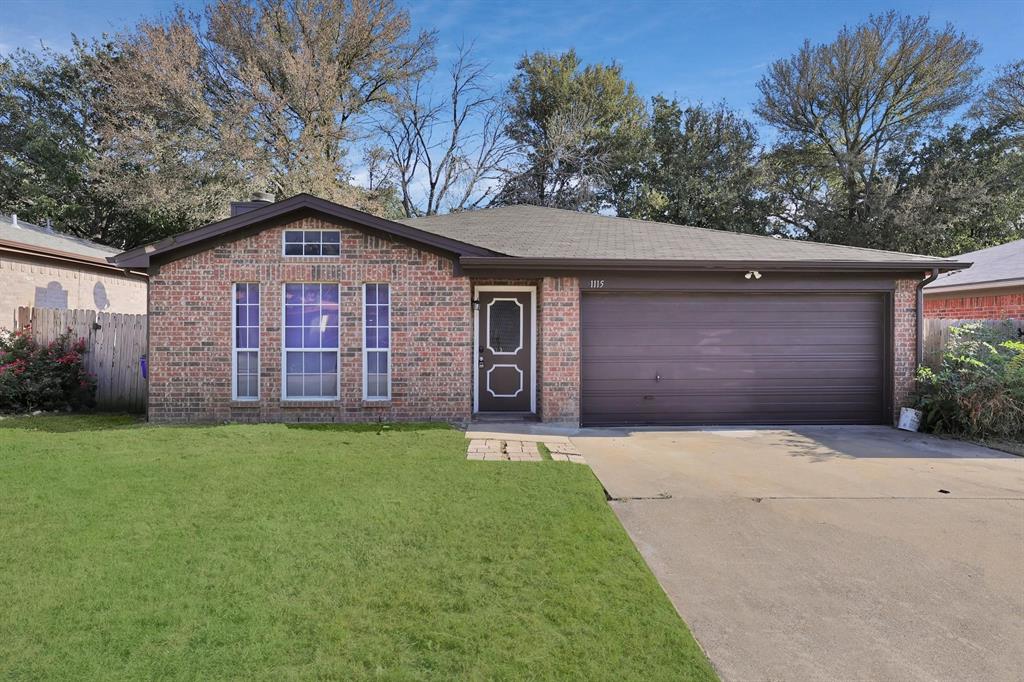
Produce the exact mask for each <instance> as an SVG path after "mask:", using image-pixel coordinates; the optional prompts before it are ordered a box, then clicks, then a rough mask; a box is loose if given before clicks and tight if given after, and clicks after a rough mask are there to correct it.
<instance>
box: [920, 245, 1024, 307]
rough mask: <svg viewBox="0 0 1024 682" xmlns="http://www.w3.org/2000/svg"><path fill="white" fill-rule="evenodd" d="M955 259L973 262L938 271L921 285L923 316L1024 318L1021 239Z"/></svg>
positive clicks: (1023, 263) (1023, 276) (1023, 252)
mask: <svg viewBox="0 0 1024 682" xmlns="http://www.w3.org/2000/svg"><path fill="white" fill-rule="evenodd" d="M957 260H964V261H970V262H973V263H974V265H972V266H971V268H970V270H962V271H956V272H948V273H945V274H943V275H939V278H938V279H937V280H935V281H934V282H932V283H931V284H929V285H928V286H926V287H925V289H924V314H925V317H929V318H942V319H947V320H1007V319H1017V320H1020V319H1024V239H1018V240H1017V241H1014V242H1009V243H1008V244H1002V245H1000V246H993V247H991V248H988V249H982V250H981V251H972V252H971V253H965V254H964V255H962V256H957Z"/></svg>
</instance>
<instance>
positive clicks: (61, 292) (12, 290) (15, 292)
mask: <svg viewBox="0 0 1024 682" xmlns="http://www.w3.org/2000/svg"><path fill="white" fill-rule="evenodd" d="M21 306H36V307H38V308H62V309H83V310H98V311H102V312H108V313H132V314H135V315H144V314H145V313H146V280H145V279H144V278H141V277H132V276H129V275H123V274H120V273H118V272H115V271H114V270H104V269H99V268H90V267H87V266H81V267H76V266H73V265H71V264H66V265H65V264H61V263H58V262H55V261H52V260H49V259H44V258H33V257H31V256H21V255H17V256H14V255H11V254H8V253H2V254H0V328H7V329H13V328H14V325H15V322H16V321H17V316H18V308H19V307H21Z"/></svg>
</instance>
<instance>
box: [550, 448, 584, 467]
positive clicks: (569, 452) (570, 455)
mask: <svg viewBox="0 0 1024 682" xmlns="http://www.w3.org/2000/svg"><path fill="white" fill-rule="evenodd" d="M544 445H546V446H547V448H548V450H549V451H550V452H551V459H553V460H555V461H556V462H572V463H573V464H586V463H587V460H585V459H583V453H582V452H580V451H579V449H578V448H577V447H576V446H575V445H573V444H572V443H544Z"/></svg>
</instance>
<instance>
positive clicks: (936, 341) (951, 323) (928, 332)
mask: <svg viewBox="0 0 1024 682" xmlns="http://www.w3.org/2000/svg"><path fill="white" fill-rule="evenodd" d="M965 324H980V325H982V326H984V327H988V328H989V329H992V330H995V331H996V332H997V333H998V334H999V335H1000V336H1005V337H1006V338H1007V339H1017V338H1021V337H1020V336H1019V334H1020V330H1021V329H1024V320H934V319H930V318H926V319H925V321H924V364H926V365H928V366H929V367H935V366H936V365H938V364H939V362H940V361H941V360H942V352H943V351H944V350H945V349H946V346H947V345H948V344H949V330H950V329H952V328H953V327H960V326H963V325H965Z"/></svg>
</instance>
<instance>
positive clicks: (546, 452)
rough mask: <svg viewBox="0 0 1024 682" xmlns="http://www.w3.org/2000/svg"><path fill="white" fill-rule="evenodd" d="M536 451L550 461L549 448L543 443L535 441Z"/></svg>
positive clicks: (542, 457)
mask: <svg viewBox="0 0 1024 682" xmlns="http://www.w3.org/2000/svg"><path fill="white" fill-rule="evenodd" d="M537 451H538V452H540V458H541V459H546V460H548V461H551V450H549V449H548V446H547V445H544V443H537Z"/></svg>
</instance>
